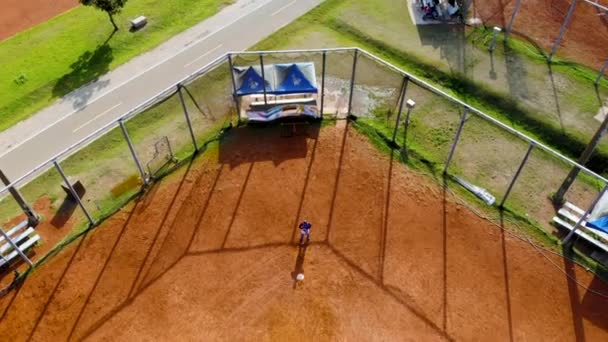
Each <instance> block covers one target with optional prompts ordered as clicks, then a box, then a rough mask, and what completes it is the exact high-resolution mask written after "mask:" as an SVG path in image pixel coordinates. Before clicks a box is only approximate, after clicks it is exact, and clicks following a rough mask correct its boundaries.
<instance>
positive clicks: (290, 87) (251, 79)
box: [234, 63, 318, 96]
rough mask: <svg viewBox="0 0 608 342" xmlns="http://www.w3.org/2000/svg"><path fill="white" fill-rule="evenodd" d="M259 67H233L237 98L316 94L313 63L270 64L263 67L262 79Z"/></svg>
mask: <svg viewBox="0 0 608 342" xmlns="http://www.w3.org/2000/svg"><path fill="white" fill-rule="evenodd" d="M261 71H262V69H261V67H259V66H250V67H235V68H234V73H235V82H236V89H237V91H236V94H237V96H246V95H256V94H257V95H259V94H263V93H264V87H263V84H264V82H263V81H264V80H265V81H266V94H268V95H289V94H316V93H317V92H318V88H317V79H316V77H315V66H314V64H313V63H291V64H271V65H266V66H264V77H262V73H261Z"/></svg>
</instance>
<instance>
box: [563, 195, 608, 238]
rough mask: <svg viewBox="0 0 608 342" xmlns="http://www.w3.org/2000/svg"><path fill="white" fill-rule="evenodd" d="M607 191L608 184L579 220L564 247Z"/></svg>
mask: <svg viewBox="0 0 608 342" xmlns="http://www.w3.org/2000/svg"><path fill="white" fill-rule="evenodd" d="M606 190H608V184H606V185H604V188H603V189H602V191H600V194H599V195H598V196H597V197H596V198H595V199H594V200H593V203H591V205H590V206H589V207H588V208H587V210H586V211H585V214H584V215H583V216H581V218H580V219H579V220H578V222H576V225H574V228H572V230H571V231H570V233H568V235H567V236H566V238H565V239H564V241H563V244H564V245H565V244H567V243H568V242H570V239H572V236H573V235H574V232H575V231H576V230H577V229H578V228H579V227H580V226H581V224H582V223H583V221H584V220H585V218H586V217H587V215H589V213H590V212H591V210H593V208H595V205H596V204H597V202H599V201H600V199H601V198H602V196H604V194H605V193H606Z"/></svg>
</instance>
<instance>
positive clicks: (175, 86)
mask: <svg viewBox="0 0 608 342" xmlns="http://www.w3.org/2000/svg"><path fill="white" fill-rule="evenodd" d="M337 52H348V53H352V54H353V55H352V56H353V59H352V60H353V64H352V68H351V74H350V77H349V79H348V80H344V81H345V82H346V81H347V82H350V87H349V88H348V89H349V90H348V113H349V114H352V113H351V111H352V106H353V97H354V94H355V87H356V86H357V81H356V75H357V74H358V72H359V70H358V68H357V63H358V61H359V59H360V58H369V59H370V60H371V61H374V62H376V63H378V64H379V65H383V66H385V67H386V68H388V69H389V70H392V71H393V72H395V73H396V74H397V75H399V76H400V77H401V79H402V80H403V84H402V85H401V87H402V88H401V90H400V92H399V93H400V94H399V99H400V100H399V102H398V110H397V112H398V115H397V118H396V121H395V126H394V129H395V131H394V133H392V135H393V140H394V138H395V136H396V133H397V130H398V128H399V125H400V120H401V112H402V110H403V104H404V102H405V97H406V90H407V85H408V84H409V83H412V84H415V85H417V86H419V87H420V88H423V89H424V90H426V91H429V92H430V93H432V94H434V95H436V96H438V97H439V98H442V99H444V100H447V101H449V102H450V103H452V104H454V105H456V106H458V107H460V108H462V110H463V114H462V115H461V117H460V124H459V128H458V131H457V134H456V136H455V137H454V139H453V141H452V143H451V148H450V152H449V156H448V158H447V161H446V163H445V168H444V172H447V171H448V169H449V166H450V162H451V161H452V158H453V156H454V153H455V151H456V150H457V148H458V147H457V143H458V140H459V138H460V133H461V132H462V129H463V125H464V122H465V120H466V118H467V115H475V116H477V117H479V118H482V119H483V120H485V121H486V122H488V123H490V124H491V125H494V126H496V127H498V128H500V129H501V130H503V131H505V132H508V133H510V134H513V135H514V136H516V137H518V138H519V139H522V140H523V141H525V142H526V143H527V145H528V149H527V151H526V154H525V155H524V156H522V159H521V163H520V164H519V166H518V168H517V172H516V173H515V174H514V175H513V176H512V178H511V181H510V182H509V186H508V189H507V191H506V192H505V194H504V195H503V197H502V199H501V202H500V206H503V205H504V204H505V202H506V200H507V198H508V197H509V194H510V193H511V191H512V189H513V186H514V184H515V183H516V182H517V181H518V178H519V175H520V173H521V171H522V169H523V168H524V166H525V165H526V163H527V161H528V157H529V156H530V153H531V152H532V151H533V150H536V149H539V150H542V151H545V152H547V153H549V154H550V155H552V156H554V157H556V158H558V159H559V160H561V161H563V162H564V163H566V164H567V165H569V166H570V167H573V168H579V169H580V170H582V171H584V172H585V173H587V174H588V175H590V176H591V177H593V178H595V180H597V181H599V182H602V183H603V184H604V185H605V184H608V180H607V179H606V178H604V177H603V176H601V175H599V174H597V173H595V172H593V171H592V170H590V169H588V168H586V167H585V166H584V165H580V164H578V163H577V162H576V161H574V160H571V159H570V158H568V157H566V156H564V155H563V154H561V153H559V152H558V151H556V150H554V149H552V148H550V147H548V146H546V145H544V144H543V143H541V142H539V141H537V140H536V139H534V138H532V137H530V136H528V135H526V134H525V133H522V132H520V131H518V130H516V129H514V128H513V127H510V126H508V125H507V124H505V123H503V122H501V121H499V120H497V119H496V118H494V117H492V116H490V115H488V114H486V113H484V112H483V111H481V110H479V109H477V108H475V107H473V106H471V105H469V104H467V103H465V102H464V101H462V100H460V99H458V98H456V97H454V96H452V95H450V94H448V93H446V92H445V91H443V90H441V89H438V88H436V87H434V86H433V85H431V84H429V83H428V82H426V81H424V80H422V79H421V78H419V77H417V76H415V75H413V74H411V73H408V72H406V71H403V70H401V69H400V68H398V67H396V66H394V65H393V64H391V63H389V62H387V61H385V60H383V59H381V58H378V57H376V56H374V55H373V54H371V53H369V52H368V51H365V50H363V49H359V48H335V49H310V50H284V51H280V50H277V51H246V52H228V53H226V54H224V55H222V56H220V57H218V58H216V59H214V60H213V61H212V62H210V63H208V64H207V65H205V66H203V67H201V68H200V69H198V70H197V71H196V72H194V73H193V74H191V75H189V76H188V77H185V78H183V79H181V80H180V81H178V82H175V83H172V84H171V85H170V86H168V87H167V88H165V89H164V90H163V91H161V92H159V93H158V94H156V95H155V96H153V97H151V98H149V99H148V100H146V101H144V102H143V103H141V104H140V105H138V106H137V107H135V108H133V109H131V110H129V111H128V112H126V113H124V114H123V115H121V116H120V117H118V118H117V119H115V120H114V121H112V122H110V123H108V124H106V125H104V126H103V127H101V128H99V129H97V130H95V131H94V132H93V133H91V134H89V135H88V136H86V137H85V138H83V139H81V140H80V141H78V142H76V143H74V144H72V145H70V146H69V147H67V148H66V149H64V150H62V151H60V152H59V153H57V154H55V155H53V156H52V157H50V158H48V159H47V160H46V161H45V162H43V163H41V164H40V165H38V166H37V167H35V168H33V169H32V170H30V171H29V172H27V173H26V174H24V175H22V176H21V177H19V178H17V179H16V180H13V181H12V182H11V183H10V184H8V185H7V186H5V187H4V188H2V189H1V190H0V198H2V197H3V196H4V195H5V194H6V193H7V192H8V191H9V189H10V188H12V187H18V186H19V185H24V184H26V183H27V182H29V181H31V180H32V179H34V178H35V177H36V176H37V175H38V174H40V173H42V172H45V171H46V170H48V169H50V168H52V167H55V169H56V170H57V171H58V172H59V173H60V174H61V175H62V179H63V181H64V183H65V184H66V186H67V187H68V188H69V190H70V193H71V194H72V196H73V197H74V199H75V200H76V201H78V204H79V206H80V208H81V209H82V210H83V212H84V214H85V216H86V218H87V220H88V221H89V223H90V224H91V225H95V224H97V223H98V222H97V221H95V219H94V218H93V217H92V215H91V214H90V213H89V212H87V209H86V207H85V205H84V204H83V203H82V202H81V200H80V198H79V196H78V194H77V193H76V191H75V190H74V189H73V187H72V185H71V184H70V182H69V181H68V178H67V177H66V176H65V173H64V171H63V169H62V168H61V166H60V164H59V162H58V161H59V160H60V159H64V158H67V157H68V156H70V155H72V154H74V153H76V152H78V151H80V150H81V149H83V148H84V147H86V146H87V145H89V144H91V143H92V142H94V141H96V140H97V139H99V138H100V137H102V136H104V135H105V134H106V133H108V132H109V131H110V130H113V129H115V128H116V127H120V128H121V130H122V133H123V135H124V139H125V141H126V143H127V145H128V147H129V150H130V152H131V155H132V158H133V160H134V163H135V165H136V166H137V169H138V172H139V175H140V177H141V178H142V181H143V184H144V185H145V184H147V183H148V182H149V181H151V180H150V179H149V178H148V177H147V176H146V174H145V171H144V169H143V168H142V163H141V162H140V160H139V157H138V155H137V151H136V149H135V148H134V147H133V144H132V142H131V139H130V137H129V133H128V130H127V129H126V128H125V125H124V123H125V121H126V120H127V119H130V118H132V117H135V116H136V115H138V114H139V113H142V112H144V111H146V110H147V109H149V108H152V107H153V106H155V105H157V104H158V103H160V102H162V101H164V100H165V99H166V98H169V97H171V96H173V95H175V94H178V95H179V100H180V102H181V107H182V110H183V112H184V115H185V122H186V123H187V127H188V129H189V135H190V138H191V139H192V144H193V146H194V150H195V151H198V150H199V146H198V145H197V141H196V137H195V133H194V131H193V128H192V122H191V116H190V114H189V112H188V109H187V107H186V105H185V102H184V101H185V100H184V96H183V94H182V87H183V86H184V85H187V84H190V83H192V82H194V81H196V80H197V79H199V78H200V77H202V76H204V75H206V74H207V73H208V72H210V71H212V70H214V69H215V68H216V67H219V66H221V65H222V64H223V63H227V64H228V65H229V66H230V68H232V67H233V65H232V63H233V59H234V58H235V57H238V56H251V55H253V56H260V57H262V56H274V55H289V54H320V55H321V56H322V71H321V73H322V79H321V84H322V86H321V94H320V99H321V103H322V105H321V106H322V108H323V104H324V101H325V97H326V91H327V89H326V69H327V68H326V64H327V58H326V57H327V56H328V55H329V54H331V53H337ZM349 56H350V54H349ZM259 63H260V64H261V63H263V58H260V59H259ZM262 70H263V68H262ZM363 71H365V70H363ZM230 73H231V76H233V75H232V72H230ZM231 87H232V94H231V96H232V98H233V99H234V100H235V105H236V108H237V117H238V118H240V104H239V101H238V99H237V98H236V84H235V82H234V78H233V77H232V80H231ZM410 112H411V108H409V107H408V113H407V119H406V122H409V120H410ZM602 193H603V192H602ZM600 195H601V193H600ZM598 198H599V195H598ZM595 202H597V200H595V201H594V202H593V203H595ZM588 211H590V209H589V210H588ZM579 226H580V222H579V223H578V224H577V225H576V227H575V230H576V229H578V228H579Z"/></svg>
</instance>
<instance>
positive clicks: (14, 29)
mask: <svg viewBox="0 0 608 342" xmlns="http://www.w3.org/2000/svg"><path fill="white" fill-rule="evenodd" d="M76 5H78V0H53V1H49V0H27V1H23V0H0V6H1V7H2V11H0V41H1V40H4V39H6V38H8V37H10V36H12V35H14V34H15V33H18V32H21V31H23V30H26V29H28V28H30V27H32V26H35V25H38V24H40V23H42V22H45V21H46V20H48V19H51V18H52V17H54V16H56V15H58V14H61V13H63V12H65V11H67V10H69V9H70V8H72V7H75V6H76Z"/></svg>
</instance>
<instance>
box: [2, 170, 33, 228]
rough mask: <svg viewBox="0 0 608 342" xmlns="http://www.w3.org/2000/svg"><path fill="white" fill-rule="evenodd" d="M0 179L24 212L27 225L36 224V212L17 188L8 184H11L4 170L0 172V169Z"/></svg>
mask: <svg viewBox="0 0 608 342" xmlns="http://www.w3.org/2000/svg"><path fill="white" fill-rule="evenodd" d="M0 180H2V183H4V185H6V186H8V187H9V188H8V191H9V192H10V194H11V196H13V199H15V202H17V204H19V207H20V208H21V210H23V212H24V213H25V216H27V222H28V223H29V225H30V226H37V225H38V223H40V219H39V218H38V215H36V212H35V211H34V209H32V207H31V206H30V205H29V204H28V203H27V201H26V200H25V198H24V197H23V195H22V194H21V192H19V190H18V189H16V188H15V187H14V186H9V185H10V184H11V182H10V181H9V180H8V178H7V177H6V175H5V174H4V172H2V171H1V170H0Z"/></svg>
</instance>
